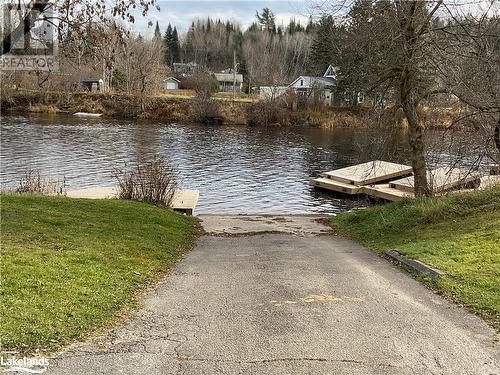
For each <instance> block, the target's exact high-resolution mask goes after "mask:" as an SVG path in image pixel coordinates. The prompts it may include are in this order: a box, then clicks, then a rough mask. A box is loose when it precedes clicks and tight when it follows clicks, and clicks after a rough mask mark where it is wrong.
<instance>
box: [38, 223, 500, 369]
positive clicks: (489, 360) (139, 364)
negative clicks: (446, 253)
mask: <svg viewBox="0 0 500 375" xmlns="http://www.w3.org/2000/svg"><path fill="white" fill-rule="evenodd" d="M203 219H204V220H205V223H204V225H205V228H206V229H207V231H208V232H210V233H208V234H207V235H205V236H203V237H201V238H200V239H199V241H198V244H197V246H196V247H195V249H194V250H193V251H192V252H190V253H189V254H187V255H186V256H185V258H184V259H183V260H182V261H181V262H179V263H178V265H177V266H176V267H175V268H174V269H173V271H172V272H171V274H170V275H169V276H168V277H167V278H166V279H165V280H164V281H163V282H161V283H160V284H159V285H158V286H157V287H156V288H154V290H152V291H151V292H150V293H149V294H148V295H146V296H145V298H144V301H143V304H144V306H143V308H142V309H141V310H139V311H138V312H137V313H135V314H134V316H132V317H131V319H129V320H128V321H127V322H125V323H124V324H122V325H121V326H119V327H117V328H116V329H114V330H113V331H111V332H108V333H106V334H104V335H102V336H99V337H96V338H93V339H92V340H89V341H88V342H86V343H83V344H78V345H75V346H73V347H71V348H70V349H69V350H67V351H65V352H64V353H61V354H59V355H58V356H57V358H55V359H52V360H51V362H50V366H49V371H48V372H47V373H48V374H89V375H90V374H92V375H94V374H148V375H153V374H284V375H285V374H287V375H288V374H500V367H499V363H500V349H499V345H498V342H496V340H498V337H497V336H495V332H494V331H493V330H492V329H491V328H489V327H488V326H487V325H486V324H485V323H484V322H483V321H482V320H481V319H479V318H478V317H476V316H474V315H472V314H470V313H468V312H466V311H465V310H464V309H462V308H459V307H457V306H455V305H453V304H450V303H448V302H447V301H445V300H444V299H442V298H440V297H439V296H437V295H435V294H434V293H432V292H431V291H429V290H428V289H426V288H425V287H424V286H423V285H422V284H421V283H419V282H418V281H416V280H414V279H412V278H411V277H410V276H409V275H408V274H407V273H405V272H404V271H402V270H400V269H398V268H397V267H395V266H393V265H391V264H390V263H389V262H387V261H386V260H384V259H381V258H379V257H377V256H376V255H374V254H373V253H371V252H370V251H368V250H366V249H365V248H363V247H362V246H360V245H357V244H355V243H353V242H351V241H349V240H347V239H344V238H340V237H335V236H331V235H327V234H326V233H327V232H328V228H326V227H323V226H322V225H321V224H319V223H317V222H316V221H315V218H314V217H294V218H290V217H259V216H254V217H241V216H238V217H232V218H231V217H228V216H225V217H217V216H206V217H203ZM273 223H274V224H273ZM276 231H278V232H288V233H273V232H276ZM259 232H262V233H259Z"/></svg>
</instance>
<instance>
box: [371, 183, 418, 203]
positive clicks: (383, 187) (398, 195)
mask: <svg viewBox="0 0 500 375" xmlns="http://www.w3.org/2000/svg"><path fill="white" fill-rule="evenodd" d="M363 193H364V194H366V195H368V196H369V197H372V198H378V199H384V200H386V201H392V202H395V201H399V200H401V199H404V198H413V197H414V194H413V193H408V192H406V191H402V190H398V189H395V188H391V187H390V186H389V184H377V185H368V186H363Z"/></svg>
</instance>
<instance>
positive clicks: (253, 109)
mask: <svg viewBox="0 0 500 375" xmlns="http://www.w3.org/2000/svg"><path fill="white" fill-rule="evenodd" d="M247 123H248V125H251V126H262V125H263V126H269V125H287V124H289V123H290V111H289V110H288V109H287V108H286V107H285V106H284V104H282V103H281V102H278V101H274V100H269V101H260V102H257V103H254V104H252V105H250V106H249V107H248V112H247Z"/></svg>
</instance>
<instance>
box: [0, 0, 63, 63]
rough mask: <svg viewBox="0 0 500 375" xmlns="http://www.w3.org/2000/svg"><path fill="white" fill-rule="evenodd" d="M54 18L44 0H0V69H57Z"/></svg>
mask: <svg viewBox="0 0 500 375" xmlns="http://www.w3.org/2000/svg"><path fill="white" fill-rule="evenodd" d="M56 21H57V17H56V12H55V9H54V5H53V4H52V3H50V2H48V1H47V0H43V1H42V0H31V1H30V0H21V1H20V0H0V27H1V31H0V39H1V46H0V70H14V71H23V70H35V71H57V70H58V61H57V32H58V30H57V28H58V27H57V22H56Z"/></svg>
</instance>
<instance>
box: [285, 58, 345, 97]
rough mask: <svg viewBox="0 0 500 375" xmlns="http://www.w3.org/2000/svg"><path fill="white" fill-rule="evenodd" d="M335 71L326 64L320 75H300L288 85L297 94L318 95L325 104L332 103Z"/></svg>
mask: <svg viewBox="0 0 500 375" xmlns="http://www.w3.org/2000/svg"><path fill="white" fill-rule="evenodd" d="M336 77H337V73H336V71H335V68H334V67H333V66H331V65H330V66H328V69H327V70H326V72H325V74H323V76H322V77H312V76H300V77H299V78H297V79H296V80H295V81H293V82H292V83H290V85H289V86H288V87H289V88H290V89H293V90H294V91H295V93H296V94H297V95H300V96H304V97H307V98H309V97H311V96H313V95H314V96H315V97H316V98H318V97H317V96H318V95H319V99H321V100H323V102H324V103H325V104H326V105H332V101H333V96H332V93H331V88H332V87H333V86H335V81H336Z"/></svg>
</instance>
